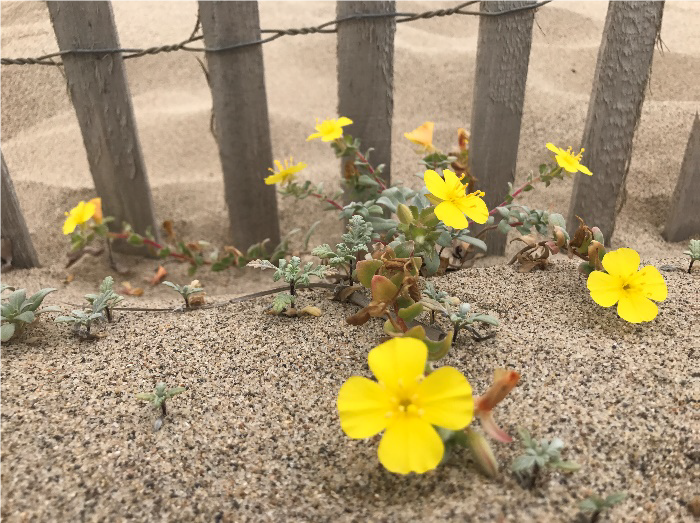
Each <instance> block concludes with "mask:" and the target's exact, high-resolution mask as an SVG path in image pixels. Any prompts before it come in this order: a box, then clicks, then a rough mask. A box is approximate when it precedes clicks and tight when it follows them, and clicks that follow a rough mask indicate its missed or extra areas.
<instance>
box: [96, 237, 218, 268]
mask: <svg viewBox="0 0 700 523" xmlns="http://www.w3.org/2000/svg"><path fill="white" fill-rule="evenodd" d="M107 234H108V235H109V237H110V238H114V239H115V240H126V239H127V238H128V237H129V235H128V234H126V233H125V232H110V233H107ZM142 239H143V243H144V245H148V246H149V247H153V248H154V249H158V250H160V249H162V248H163V246H162V245H161V244H160V243H158V242H154V241H153V240H150V239H148V238H142ZM169 256H172V257H173V258H177V259H178V260H185V261H188V262H190V263H194V260H193V259H192V258H190V257H189V256H185V255H184V254H180V253H178V252H171V253H170V254H169ZM205 263H206V262H205Z"/></svg>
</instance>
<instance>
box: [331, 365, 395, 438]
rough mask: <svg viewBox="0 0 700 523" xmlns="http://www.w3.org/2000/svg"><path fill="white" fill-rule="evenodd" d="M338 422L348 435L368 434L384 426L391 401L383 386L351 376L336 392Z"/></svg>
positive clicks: (373, 433) (360, 436)
mask: <svg viewBox="0 0 700 523" xmlns="http://www.w3.org/2000/svg"><path fill="white" fill-rule="evenodd" d="M337 405H338V414H339V415H340V425H341V427H342V428H343V431H344V432H345V434H347V435H348V436H349V437H351V438H356V439H362V438H369V437H370V436H374V435H375V434H378V433H380V432H381V431H382V430H384V429H385V428H386V427H387V421H388V418H387V413H388V412H390V411H391V408H392V405H391V403H390V400H389V396H388V395H387V393H386V390H385V389H383V388H382V387H381V386H380V385H379V384H378V383H376V382H374V381H372V380H369V379H367V378H363V377H361V376H352V377H351V378H350V379H348V380H347V381H346V382H345V383H344V384H343V386H342V387H340V391H339V392H338V404H337Z"/></svg>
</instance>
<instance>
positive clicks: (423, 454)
mask: <svg viewBox="0 0 700 523" xmlns="http://www.w3.org/2000/svg"><path fill="white" fill-rule="evenodd" d="M444 453H445V446H444V445H443V443H442V440H441V439H440V436H439V435H438V433H437V432H436V431H435V429H434V428H433V427H432V426H431V425H430V424H429V423H428V422H426V421H424V420H422V419H420V418H417V417H413V416H406V417H399V418H397V419H396V420H394V421H393V422H392V424H391V425H389V428H387V429H386V432H385V433H384V436H382V441H381V442H380V443H379V450H378V454H379V461H380V462H381V464H382V465H384V467H386V469H387V470H388V471H389V472H394V473H396V474H408V473H409V472H417V473H418V474H423V473H424V472H427V471H429V470H432V469H434V468H435V467H437V466H438V464H439V463H440V461H441V460H442V456H443V454H444Z"/></svg>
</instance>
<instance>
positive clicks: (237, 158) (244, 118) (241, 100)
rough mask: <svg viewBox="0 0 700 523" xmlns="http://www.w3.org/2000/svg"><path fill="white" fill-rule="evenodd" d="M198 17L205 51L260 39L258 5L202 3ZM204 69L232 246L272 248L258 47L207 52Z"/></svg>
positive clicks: (275, 229)
mask: <svg viewBox="0 0 700 523" xmlns="http://www.w3.org/2000/svg"><path fill="white" fill-rule="evenodd" d="M199 16H200V20H201V23H202V30H203V31H204V42H205V44H206V46H207V47H208V48H220V47H224V46H229V45H233V44H237V43H242V42H250V41H254V40H258V39H259V38H260V21H259V17H258V3H257V2H222V1H217V2H210V1H203V2H199ZM207 65H208V69H209V85H210V87H211V95H212V101H213V108H214V120H215V125H216V137H217V141H218V143H219V155H220V157H221V168H222V170H223V173H224V188H225V191H226V195H225V196H226V205H227V206H228V214H229V221H230V225H231V233H232V236H233V242H234V244H235V246H236V247H238V248H239V249H242V250H245V249H247V248H248V247H249V246H250V245H252V244H253V243H257V242H260V241H262V240H264V239H265V238H269V239H270V240H271V241H272V243H273V244H275V245H276V244H277V243H278V242H279V239H280V232H279V222H278V218H277V198H276V192H275V187H274V186H269V185H265V182H264V178H265V176H266V175H269V174H270V173H269V172H268V168H270V167H272V166H273V165H272V144H271V141H270V123H269V120H268V115H267V97H266V93H265V70H264V66H263V52H262V47H261V46H259V45H256V46H250V47H245V48H241V49H233V50H230V51H221V52H209V53H207Z"/></svg>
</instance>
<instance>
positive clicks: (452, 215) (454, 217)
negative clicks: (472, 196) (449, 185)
mask: <svg viewBox="0 0 700 523" xmlns="http://www.w3.org/2000/svg"><path fill="white" fill-rule="evenodd" d="M435 216H437V217H438V220H440V221H441V222H442V223H444V224H445V225H447V226H448V227H454V228H455V229H466V227H467V225H468V224H469V222H468V221H467V219H466V218H465V216H464V214H463V213H462V211H460V210H459V207H457V206H456V205H455V204H454V203H452V202H442V203H441V204H440V205H438V206H437V207H435Z"/></svg>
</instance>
